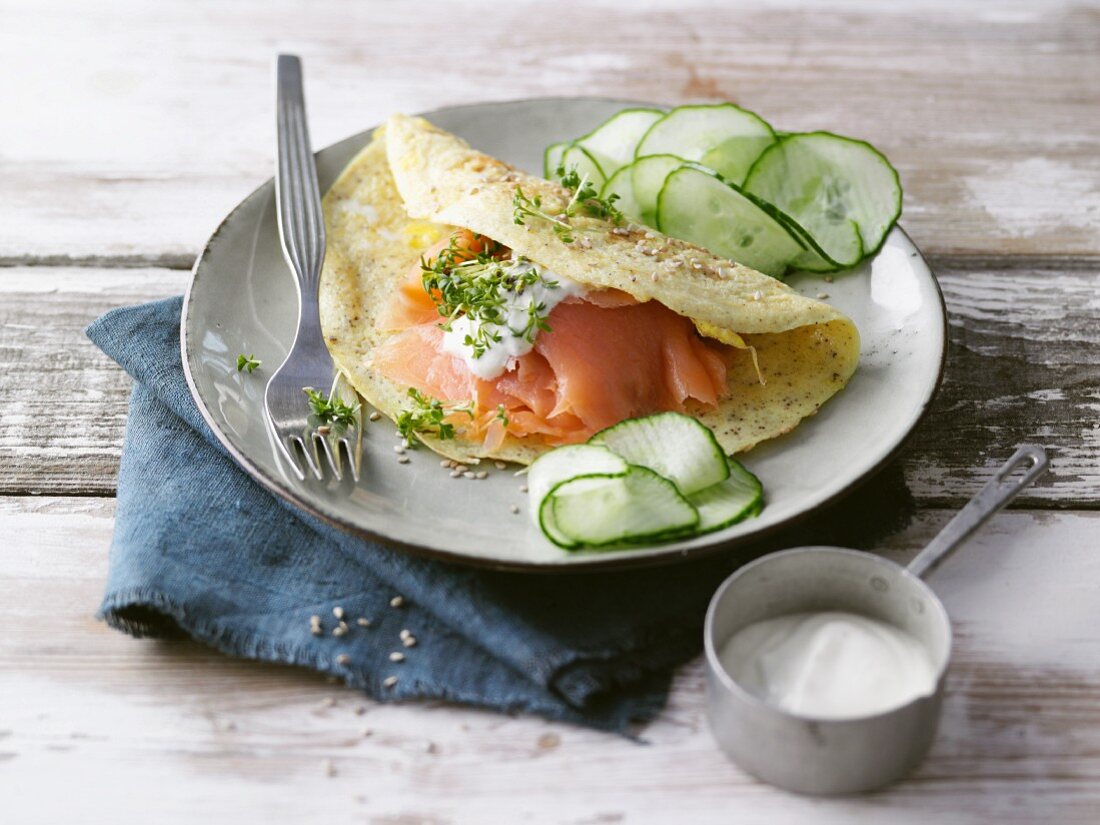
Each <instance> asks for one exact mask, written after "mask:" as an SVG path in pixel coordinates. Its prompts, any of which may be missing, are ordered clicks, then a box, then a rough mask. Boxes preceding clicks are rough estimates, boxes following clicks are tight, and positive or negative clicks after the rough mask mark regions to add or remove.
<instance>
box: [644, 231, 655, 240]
mask: <svg viewBox="0 0 1100 825" xmlns="http://www.w3.org/2000/svg"><path fill="white" fill-rule="evenodd" d="M656 237H657V236H656V235H654V234H653V233H652V232H646V233H645V239H646V240H647V241H652V240H653V239H654V238H656Z"/></svg>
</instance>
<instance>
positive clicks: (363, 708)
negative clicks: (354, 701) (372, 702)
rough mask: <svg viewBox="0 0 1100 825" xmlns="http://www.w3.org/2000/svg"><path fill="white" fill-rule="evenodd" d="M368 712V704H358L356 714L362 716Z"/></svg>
mask: <svg viewBox="0 0 1100 825" xmlns="http://www.w3.org/2000/svg"><path fill="white" fill-rule="evenodd" d="M366 712H367V706H366V705H356V706H355V715H356V716H362V715H363V714H364V713H366Z"/></svg>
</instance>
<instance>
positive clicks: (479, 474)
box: [474, 470, 489, 479]
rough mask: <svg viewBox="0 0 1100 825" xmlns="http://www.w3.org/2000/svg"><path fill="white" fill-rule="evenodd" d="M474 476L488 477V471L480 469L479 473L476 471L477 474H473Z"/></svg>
mask: <svg viewBox="0 0 1100 825" xmlns="http://www.w3.org/2000/svg"><path fill="white" fill-rule="evenodd" d="M474 477H475V478H479V479H484V478H488V477H489V474H488V473H487V472H486V471H485V470H482V471H481V472H480V473H478V474H477V475H476V476H474Z"/></svg>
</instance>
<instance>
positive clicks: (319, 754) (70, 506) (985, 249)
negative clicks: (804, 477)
mask: <svg viewBox="0 0 1100 825" xmlns="http://www.w3.org/2000/svg"><path fill="white" fill-rule="evenodd" d="M485 5H486V4H484V3H472V2H470V3H435V2H423V0H421V1H420V2H398V1H397V0H390V2H360V3H356V4H350V3H349V4H344V3H338V2H335V0H332V2H327V1H326V2H311V3H308V4H307V3H292V2H261V0H243V1H242V2H236V3H233V4H223V3H216V2H199V3H196V2H160V3H156V4H152V3H146V2H140V1H139V0H134V2H115V0H103V1H101V2H96V3H87V2H77V0H56V2H52V1H50V0H25V1H24V2H14V0H0V78H3V80H2V82H0V112H3V117H2V119H0V263H2V264H5V265H6V266H4V267H3V268H0V295H2V297H0V468H2V469H3V472H2V473H0V615H2V617H3V620H4V621H3V628H4V632H3V633H2V634H0V821H2V822H4V823H9V822H10V823H37V822H41V823H58V822H80V823H84V822H89V823H95V822H111V823H119V822H121V823H128V822H144V821H158V822H187V823H192V822H197V821H208V822H223V821H224V822H252V821H264V822H295V823H298V822H305V821H327V822H336V821H364V822H372V823H388V825H396V824H397V823H421V822H424V823H450V822H463V823H464V822H470V823H479V824H481V823H508V825H511V823H518V822H533V823H558V822H566V823H617V822H627V823H681V822H682V823H709V822H723V823H724V822H739V823H742V822H768V823H788V822H789V823H818V822H820V823H833V822H836V823H850V822H852V821H861V820H865V821H869V822H879V821H881V822H890V823H908V822H914V823H922V825H923V823H927V822H929V821H932V820H933V818H934V819H935V821H937V822H947V823H953V822H987V821H994V822H1028V823H1031V822H1045V821H1050V822H1093V823H1095V822H1100V546H1098V545H1100V541H1098V539H1100V512H1098V511H1097V494H1098V492H1100V429H1098V427H1100V418H1098V413H1100V346H1098V345H1100V83H1098V82H1097V78H1098V77H1100V4H1097V3H1096V2H1094V1H1093V2H1087V1H1086V2H1075V3H1060V2H1044V3H1040V2H1028V3H1020V4H1018V5H1012V4H1007V3H1000V2H998V3H994V2H988V3H982V2H977V1H976V0H953V1H952V2H946V1H945V2H934V1H933V0H913V1H912V2H908V3H905V4H900V3H898V4H894V3H886V2H878V3H871V2H856V1H855V0H850V1H849V2H844V0H832V1H831V2H812V3H794V2H778V1H776V2H772V0H768V1H767V2H752V3H749V2H743V3H742V2H739V3H727V4H718V3H709V2H705V0H691V1H690V2H687V0H682V2H673V0H668V2H634V3H629V4H619V3H611V2H569V3H563V2H559V3H538V2H532V1H531V0H514V1H513V2H509V3H507V4H500V6H499V7H497V8H495V9H494V10H493V11H492V12H491V13H488V14H486V13H484V11H483V7H484V6H485ZM279 49H285V50H293V51H297V52H299V53H300V54H302V55H303V57H304V58H305V60H306V64H307V69H308V81H307V82H308V97H309V102H310V114H311V119H312V123H313V133H314V140H315V143H316V144H317V145H318V146H321V145H324V144H326V143H329V142H331V141H333V140H335V139H338V138H340V137H343V136H345V135H347V134H350V133H352V132H355V131H358V130H360V129H362V128H364V127H365V126H369V125H371V124H372V123H375V122H377V121H379V120H380V119H381V118H383V117H384V116H385V115H386V114H388V113H389V112H390V111H392V110H398V109H400V110H406V111H417V110H422V109H428V108H431V107H434V106H438V105H445V104H451V103H462V102H470V101H475V100H483V99H506V98H515V97H522V96H530V95H549V94H574V93H576V94H593V95H615V96H622V97H633V98H638V99H649V100H655V101H661V102H681V101H686V100H717V99H731V100H735V101H737V102H739V103H743V104H745V105H746V106H749V107H751V108H753V109H756V110H758V111H760V112H761V113H762V114H764V115H765V116H768V117H769V118H771V119H772V120H773V121H775V122H777V123H780V124H782V125H783V126H784V127H786V128H791V129H803V128H814V127H820V128H832V129H836V130H838V131H842V132H847V133H851V134H855V135H860V136H864V137H867V138H868V139H870V140H872V141H873V142H875V143H876V144H878V145H879V146H881V148H883V149H884V150H885V151H886V152H887V154H888V155H889V156H890V157H891V158H892V159H893V160H895V162H896V163H897V165H898V166H899V168H900V170H901V173H902V177H903V180H904V182H905V185H906V212H905V216H904V218H903V222H904V224H905V226H906V227H907V228H908V229H909V230H910V232H911V233H912V234H913V236H914V238H915V240H916V241H917V243H918V244H919V245H921V247H922V248H923V249H924V250H926V252H927V253H928V254H929V256H930V258H931V261H932V264H933V266H934V267H935V269H936V270H937V272H938V274H939V275H940V277H941V281H942V284H943V287H944V291H945V294H946V296H947V300H948V305H949V310H950V313H951V331H952V333H951V334H952V346H951V351H950V362H949V369H948V374H947V380H946V383H945V385H944V388H943V391H942V393H941V395H940V397H939V400H938V402H937V404H936V406H935V408H934V410H933V411H932V414H931V415H930V416H929V418H928V419H927V420H926V422H925V423H924V424H923V425H922V426H921V428H920V430H919V432H918V434H917V435H916V437H915V438H914V440H913V441H912V443H911V444H910V446H909V447H908V448H907V449H906V451H905V452H904V454H903V455H902V457H901V458H900V459H899V461H898V462H897V463H896V465H895V466H894V467H892V468H891V469H890V470H889V471H887V473H886V475H885V476H884V480H883V481H882V482H880V483H881V484H883V485H887V486H888V485H894V487H895V488H896V489H894V488H890V490H889V495H888V496H887V497H886V499H885V500H884V502H883V503H882V504H881V506H882V507H883V508H886V509H889V510H894V509H898V510H906V509H907V508H908V509H910V510H912V512H913V513H914V516H913V518H912V521H911V523H910V524H909V525H908V526H907V527H905V528H904V529H901V530H900V531H899V532H897V533H895V534H894V535H893V536H892V537H891V538H890V539H889V540H888V541H887V542H886V544H887V545H888V546H887V547H886V548H885V552H886V553H888V554H889V555H890V556H891V557H893V558H897V559H905V558H907V557H908V556H910V555H911V554H912V553H913V552H914V551H915V550H916V548H918V547H919V546H920V545H921V544H922V543H923V542H924V541H925V540H927V538H928V537H929V536H930V535H932V534H933V533H934V532H935V530H936V529H937V528H938V527H939V526H941V525H942V524H943V523H944V522H945V521H946V520H947V518H949V516H950V514H951V512H952V510H953V509H954V508H957V507H958V506H959V505H960V504H961V503H962V501H963V500H964V499H965V497H966V496H968V495H969V494H970V493H971V492H972V491H973V490H974V489H975V487H976V486H977V485H978V484H980V482H981V481H982V480H983V479H984V478H986V477H988V475H989V473H990V471H991V470H992V469H993V468H994V467H995V466H996V465H997V464H998V463H999V461H1000V460H1001V459H1003V458H1004V456H1005V455H1007V452H1008V451H1009V448H1010V447H1011V446H1012V445H1014V444H1015V443H1017V442H1019V441H1023V440H1035V441H1039V442H1042V443H1045V444H1047V445H1049V446H1050V447H1051V450H1052V454H1053V457H1054V472H1053V474H1052V476H1051V478H1050V480H1049V481H1048V483H1046V484H1045V485H1044V486H1042V487H1039V488H1036V489H1034V490H1033V491H1031V492H1029V493H1028V494H1026V495H1025V496H1024V497H1022V498H1021V499H1020V500H1019V501H1018V503H1017V505H1016V506H1015V507H1014V508H1013V509H1012V510H1010V511H1008V512H1006V513H1005V514H1002V516H1000V517H999V518H998V519H997V520H996V521H995V522H994V524H993V525H992V526H991V527H990V528H989V529H987V530H986V531H985V532H984V533H982V535H981V536H980V538H978V539H977V540H976V541H975V542H974V543H973V544H971V545H969V546H968V547H967V549H966V550H965V552H963V553H960V554H959V555H958V556H957V557H956V558H955V559H953V560H952V561H951V562H950V563H949V564H948V565H946V566H945V567H944V568H943V569H942V570H941V571H940V573H938V574H937V577H936V579H935V586H936V589H937V590H938V591H939V592H940V593H941V594H942V595H943V597H944V599H945V601H946V602H947V605H948V608H949V609H950V610H951V611H952V614H953V616H954V619H955V623H956V627H957V632H958V642H957V659H956V663H955V666H954V669H953V672H952V676H951V681H950V689H949V697H948V700H947V705H946V715H945V719H944V728H943V732H942V735H941V737H940V739H939V740H938V742H937V744H936V746H935V749H934V750H933V753H932V755H931V757H930V758H929V759H928V761H927V762H926V763H925V764H924V766H923V767H922V768H921V769H920V771H919V772H918V773H917V774H916V775H915V776H914V777H913V778H911V779H910V780H908V781H906V782H904V783H902V784H900V785H898V786H896V787H894V788H892V789H890V790H888V791H885V792H883V793H879V794H876V795H872V796H868V797H860V798H853V799H844V800H817V799H805V798H798V797H793V796H789V795H786V794H783V793H780V792H777V791H775V790H772V789H770V788H767V787H764V786H761V785H759V784H758V783H755V782H753V781H752V780H750V779H748V778H747V777H746V776H744V775H743V774H742V773H740V772H739V771H738V770H737V769H736V768H734V767H733V766H731V765H730V764H728V763H727V762H726V761H725V760H724V759H723V758H722V756H721V754H720V753H719V752H718V751H717V750H716V748H715V746H714V744H713V743H712V741H711V739H710V737H709V734H708V732H707V730H706V722H705V717H704V713H703V683H702V678H701V669H700V667H699V665H698V663H697V662H696V663H693V664H690V665H688V666H686V667H684V668H683V669H682V670H681V671H680V672H679V673H678V674H677V677H676V682H675V688H674V691H673V694H672V699H671V702H670V704H669V707H668V709H667V710H666V711H665V712H664V713H663V714H662V716H661V717H660V719H659V720H658V721H657V722H656V723H655V724H653V725H652V726H651V727H650V728H649V729H648V730H647V731H646V732H645V738H646V739H647V740H648V742H649V743H650V744H648V745H637V744H632V743H630V742H628V741H625V740H623V739H620V738H617V737H613V736H607V735H603V734H597V733H593V732H589V731H584V730H579V729H576V728H572V727H568V726H563V725H554V724H549V723H545V722H542V721H539V720H535V719H529V718H509V717H504V716H498V715H493V714H487V713H481V712H473V711H468V710H464V709H459V708H453V707H443V706H424V705H416V706H404V707H395V706H380V705H375V704H372V703H371V702H369V701H366V700H364V699H362V698H361V697H360V696H357V695H356V694H354V693H352V692H349V691H346V690H344V689H342V688H340V687H338V686H333V685H330V684H327V683H326V682H325V681H324V679H322V678H320V677H317V676H314V675H311V674H309V673H306V672H303V671H296V670H291V669H287V668H279V667H273V666H263V665H257V664H255V663H250V662H243V661H235V660H230V659H227V658H224V657H221V656H219V655H217V654H214V653H211V652H209V651H207V650H205V649H203V648H201V647H199V646H198V645H195V644H190V643H182V642H180V643H167V642H151V641H134V640H132V639H129V638H126V637H124V636H122V635H119V634H117V633H114V632H113V631H110V630H108V629H106V628H105V627H104V626H103V625H101V624H99V623H97V622H96V621H95V620H94V618H93V617H92V614H93V612H94V610H95V607H96V605H97V603H98V599H99V596H100V593H101V589H102V586H103V580H104V575H105V570H106V563H107V558H106V555H107V547H108V544H109V541H110V535H111V527H112V518H113V512H114V503H113V498H112V496H113V492H114V484H115V473H116V469H117V462H118V455H119V449H120V445H121V439H122V427H123V420H124V415H125V400H126V394H127V388H128V387H127V381H126V379H125V377H124V376H123V375H122V374H121V372H120V371H119V370H118V369H117V368H115V367H114V366H113V365H112V364H111V363H110V362H109V361H107V359H106V358H104V357H103V356H101V355H100V354H98V352H97V351H95V350H94V348H93V347H91V345H89V344H88V343H87V342H85V341H84V340H83V336H82V332H81V330H82V327H83V326H84V325H85V324H86V323H87V322H89V321H90V320H91V319H92V318H94V317H95V316H96V315H97V314H99V313H100V312H102V311H103V310H106V309H108V308H110V307H112V306H115V305H118V304H124V303H134V302H138V301H143V300H147V299H151V298H156V297H163V296H167V295H172V294H177V293H179V292H181V291H182V290H183V289H184V287H185V285H186V282H187V278H188V273H187V268H188V267H189V266H190V264H191V261H192V259H193V256H194V255H195V253H196V251H197V250H198V249H199V248H200V247H201V244H202V242H203V241H204V239H205V237H206V235H208V234H209V232H210V231H211V230H212V229H213V227H214V226H215V225H216V223H217V221H218V220H219V219H220V217H221V216H222V215H223V214H224V213H226V212H227V211H228V210H229V209H230V208H231V207H232V206H233V205H234V204H235V203H236V202H237V201H238V200H239V199H240V198H241V197H243V196H244V195H245V194H246V193H247V192H248V191H250V190H251V189H252V188H253V187H254V186H255V185H257V184H258V183H259V182H261V181H262V180H263V179H265V178H266V177H268V176H269V175H270V174H271V171H272V161H271V147H272V125H273V117H272V101H271V92H272V84H271V74H270V69H271V59H272V56H273V54H274V53H275V52H276V51H277V50H279ZM330 700H334V701H335V704H331V705H330V704H328V703H329V701H330ZM325 760H332V764H333V765H334V767H335V775H333V776H328V775H326V772H325V771H324V770H323V767H322V765H323V764H324V762H325Z"/></svg>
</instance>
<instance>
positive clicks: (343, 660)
mask: <svg viewBox="0 0 1100 825" xmlns="http://www.w3.org/2000/svg"><path fill="white" fill-rule="evenodd" d="M350 661H351V657H350V656H349V655H348V654H346V653H341V654H340V655H339V656H337V657H336V664H338V665H346V664H347V663H348V662H350Z"/></svg>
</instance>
